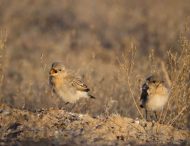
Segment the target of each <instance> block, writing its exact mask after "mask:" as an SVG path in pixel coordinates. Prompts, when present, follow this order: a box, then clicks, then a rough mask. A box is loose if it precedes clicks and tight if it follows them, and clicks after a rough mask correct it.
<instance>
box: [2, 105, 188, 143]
mask: <svg viewBox="0 0 190 146" xmlns="http://www.w3.org/2000/svg"><path fill="white" fill-rule="evenodd" d="M0 121H1V122H0V145H14V146H15V145H16V146H17V145H18V146H19V145H28V146H31V145H34V144H35V145H40V146H43V145H44V146H45V145H188V144H190V143H189V141H188V138H189V136H190V132H189V131H185V130H179V129H175V128H174V127H172V126H169V125H162V124H158V123H152V122H146V121H144V120H138V119H136V120H134V119H131V118H127V117H121V116H119V115H111V116H103V115H102V116H98V117H91V116H89V115H87V114H77V113H71V112H66V111H65V110H62V109H48V110H46V109H42V110H39V111H36V112H30V111H26V110H19V109H15V108H12V107H10V106H7V105H4V104H3V105H0Z"/></svg>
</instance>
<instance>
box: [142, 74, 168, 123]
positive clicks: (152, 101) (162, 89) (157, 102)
mask: <svg viewBox="0 0 190 146" xmlns="http://www.w3.org/2000/svg"><path fill="white" fill-rule="evenodd" d="M168 98H169V89H168V88H167V87H166V85H165V83H164V81H162V80H160V79H159V77H158V76H156V75H151V76H149V77H148V78H146V80H145V82H144V84H143V85H142V88H141V96H140V107H141V108H144V109H145V118H146V120H148V112H153V113H154V116H155V119H156V121H157V120H158V117H157V112H158V111H160V110H162V109H163V107H164V106H165V105H166V103H167V101H168Z"/></svg>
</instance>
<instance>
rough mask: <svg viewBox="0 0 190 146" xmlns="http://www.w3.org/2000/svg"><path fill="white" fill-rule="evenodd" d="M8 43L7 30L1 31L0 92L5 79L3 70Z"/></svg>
mask: <svg viewBox="0 0 190 146" xmlns="http://www.w3.org/2000/svg"><path fill="white" fill-rule="evenodd" d="M6 41H7V30H6V29H0V90H1V88H2V84H3V79H4V75H3V68H4V55H5V48H6V46H5V44H6Z"/></svg>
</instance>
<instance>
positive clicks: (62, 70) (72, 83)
mask: <svg viewBox="0 0 190 146" xmlns="http://www.w3.org/2000/svg"><path fill="white" fill-rule="evenodd" d="M49 84H50V86H51V89H52V90H53V92H54V93H55V94H56V95H57V96H58V97H60V98H61V99H62V100H63V101H64V102H65V103H76V102H77V101H78V100H79V99H81V98H93V99H95V97H94V96H92V95H90V93H89V91H90V89H89V88H88V86H87V85H86V84H85V83H84V82H83V81H82V80H81V79H80V78H78V77H75V75H74V74H72V73H71V71H70V70H68V69H66V67H65V65H64V64H63V62H54V63H52V66H51V69H50V71H49Z"/></svg>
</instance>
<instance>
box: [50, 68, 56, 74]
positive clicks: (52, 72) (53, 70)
mask: <svg viewBox="0 0 190 146" xmlns="http://www.w3.org/2000/svg"><path fill="white" fill-rule="evenodd" d="M56 73H57V71H56V70H55V69H51V70H50V72H49V74H50V75H54V74H56Z"/></svg>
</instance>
